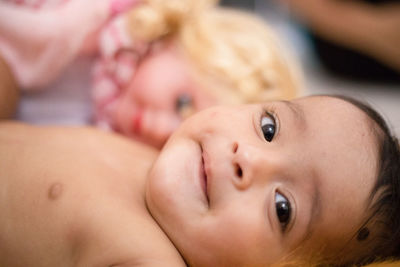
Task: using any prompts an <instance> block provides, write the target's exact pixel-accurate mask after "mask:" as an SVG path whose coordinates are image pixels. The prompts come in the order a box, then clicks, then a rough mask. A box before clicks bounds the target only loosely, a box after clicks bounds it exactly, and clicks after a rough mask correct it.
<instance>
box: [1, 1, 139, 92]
mask: <svg viewBox="0 0 400 267" xmlns="http://www.w3.org/2000/svg"><path fill="white" fill-rule="evenodd" d="M139 2H140V0H0V54H1V55H2V56H3V58H4V59H5V60H6V61H7V63H8V64H9V65H10V67H11V69H12V71H13V73H14V75H15V77H16V80H17V82H18V84H19V86H20V87H21V88H23V89H33V88H42V87H44V86H46V85H48V84H49V83H51V82H52V81H54V80H55V79H56V78H57V77H58V75H59V74H60V73H61V72H62V71H63V70H64V69H65V67H66V66H67V65H68V64H69V63H70V62H72V61H73V60H74V59H75V58H76V57H77V56H78V55H79V53H80V52H81V49H82V48H83V47H84V44H86V43H87V41H88V40H90V37H92V36H96V33H97V32H98V30H100V29H101V27H102V26H103V25H104V23H106V22H107V21H108V20H109V19H110V18H111V17H112V16H115V15H117V14H119V13H120V12H122V11H124V10H127V9H128V8H131V7H133V6H134V5H136V4H138V3H139Z"/></svg>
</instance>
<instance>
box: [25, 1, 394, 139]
mask: <svg viewBox="0 0 400 267" xmlns="http://www.w3.org/2000/svg"><path fill="white" fill-rule="evenodd" d="M360 1H361V0H360ZM365 1H367V2H382V1H385V0H365ZM365 1H364V2H365ZM289 2H291V3H292V4H293V3H298V4H300V5H301V4H303V6H305V7H306V9H307V8H310V7H313V6H318V5H319V6H320V8H324V7H326V5H325V6H324V4H322V5H321V3H322V2H324V3H326V2H336V3H339V2H347V3H350V2H352V3H355V2H359V1H333V0H285V1H283V0H280V1H278V0H223V1H222V2H221V4H222V5H226V6H232V7H237V8H244V9H247V10H250V11H252V12H255V13H256V14H258V15H260V16H262V17H263V18H264V19H265V20H266V21H267V22H268V23H269V24H270V25H271V26H272V27H273V28H274V29H275V30H276V31H277V33H278V35H279V36H280V37H281V39H282V40H283V45H284V46H286V47H287V49H289V51H291V52H292V53H293V54H294V56H295V57H297V58H298V59H299V60H300V62H301V67H302V68H303V70H304V77H305V79H304V80H305V88H306V94H343V95H349V96H354V97H356V98H358V99H361V100H364V101H367V102H368V103H370V104H371V105H372V106H373V107H374V108H376V109H377V110H378V111H379V112H381V114H383V115H384V117H385V118H386V119H388V121H389V122H390V125H391V127H392V128H393V130H394V131H395V132H396V134H397V135H398V136H400V75H399V73H400V64H399V65H398V67H399V68H397V71H393V69H392V70H391V69H390V68H389V69H388V68H385V66H382V65H380V64H379V63H377V62H375V61H373V62H372V63H371V60H369V59H364V58H359V57H357V55H354V53H351V52H350V53H348V51H347V52H346V51H340V49H338V48H337V47H336V48H335V47H331V46H329V43H324V42H323V40H320V39H318V37H316V36H315V35H312V34H310V31H309V30H308V29H309V27H307V26H306V25H305V24H301V23H299V20H298V19H297V18H298V17H297V16H295V14H294V12H293V10H292V9H290V8H288V3H289ZM385 2H397V5H398V6H399V3H400V1H398V0H392V1H390V0H386V1H385ZM285 3H286V4H285ZM311 3H313V5H311ZM307 5H308V6H307ZM306 11H307V10H306ZM389 11H390V12H391V13H393V12H397V14H395V15H394V16H393V18H394V19H392V21H395V23H397V24H395V25H397V26H398V27H395V28H394V31H395V32H394V34H393V32H392V33H389V34H388V38H383V37H381V36H375V35H373V34H369V30H370V29H368V27H362V28H361V29H356V32H357V33H364V34H365V36H368V37H369V38H371V40H379V39H382V40H383V41H385V40H386V39H388V40H389V39H390V37H392V36H393V37H395V38H397V39H393V40H394V42H396V41H397V44H398V45H392V46H389V48H390V49H392V50H391V51H392V52H390V53H393V54H394V55H393V58H395V59H396V58H397V59H399V60H398V62H397V63H400V26H399V25H400V13H399V11H400V8H398V9H397V11H396V10H395V9H390V10H389ZM327 14H330V13H329V12H325V13H323V14H322V18H325V17H328V15H327ZM319 15H321V14H319ZM336 15H337V14H336ZM343 15H345V14H343ZM320 17H321V16H320ZM350 17H352V16H350ZM354 17H356V16H354ZM334 19H335V21H337V22H341V16H337V17H335V18H334ZM381 21H383V22H386V21H388V22H390V21H391V20H390V19H389V18H387V17H385V16H384V17H382V18H381ZM348 26H349V28H351V26H352V25H348ZM372 26H373V24H372ZM345 27H347V25H345ZM249 30H251V29H249ZM392 30H393V29H392ZM339 34H340V32H339ZM350 37H352V36H351V35H350ZM361 37H363V36H361ZM361 37H360V38H361ZM357 38H358V37H357V36H356V37H355V39H356V40H355V41H357ZM349 39H351V38H349ZM393 51H394V52H393ZM384 52H385V51H384ZM390 59H391V56H390V54H389V60H390ZM90 64H92V62H91V61H90V59H78V60H77V61H76V62H74V64H72V66H71V67H69V68H68V69H67V70H66V72H65V74H64V75H63V77H61V79H59V80H58V81H57V82H56V83H54V84H52V87H53V88H52V89H51V90H44V91H42V92H35V93H34V94H26V95H24V98H23V99H22V105H21V107H20V109H19V113H18V118H20V119H23V120H25V121H28V122H32V123H36V124H41V123H47V122H57V123H60V124H71V125H76V124H84V123H86V122H87V121H88V120H90V118H88V117H85V116H88V115H87V114H91V112H90V110H92V107H90V106H88V103H90V102H91V101H90V96H89V92H88V91H89V90H84V93H82V90H79V88H82V86H87V87H88V88H89V87H90V78H89V77H90V75H89V73H88V70H89V69H90V67H89V66H90ZM71 77H74V79H71ZM64 80H69V81H70V84H69V87H68V88H65V87H63V86H64V84H65V82H64ZM71 81H73V82H72V84H71ZM54 87H55V88H54ZM57 87H58V88H57ZM60 99H62V101H60ZM71 110H74V111H75V116H63V114H65V113H67V114H70V111H71ZM33 111H34V112H33ZM49 111H50V112H49Z"/></svg>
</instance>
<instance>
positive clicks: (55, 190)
mask: <svg viewBox="0 0 400 267" xmlns="http://www.w3.org/2000/svg"><path fill="white" fill-rule="evenodd" d="M62 189H63V188H62V184H60V183H55V184H52V185H51V186H50V188H49V191H48V198H49V199H50V200H56V199H58V198H60V196H61V193H62Z"/></svg>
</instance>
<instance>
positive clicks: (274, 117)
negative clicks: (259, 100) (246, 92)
mask: <svg viewBox="0 0 400 267" xmlns="http://www.w3.org/2000/svg"><path fill="white" fill-rule="evenodd" d="M265 116H267V117H269V118H270V119H271V120H272V121H273V125H274V134H273V137H272V138H271V140H268V138H267V136H266V134H264V129H263V126H262V120H263V118H264V117H265ZM278 129H279V120H278V116H277V115H276V112H275V108H273V107H269V108H268V109H266V108H263V110H262V112H261V115H260V130H261V134H262V136H263V137H264V139H265V141H267V142H272V141H273V139H274V138H276V136H277V134H278V132H279V131H278Z"/></svg>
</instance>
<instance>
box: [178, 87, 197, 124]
mask: <svg viewBox="0 0 400 267" xmlns="http://www.w3.org/2000/svg"><path fill="white" fill-rule="evenodd" d="M175 109H176V112H177V113H178V114H179V115H180V116H181V118H184V119H185V118H187V117H189V116H190V115H191V114H192V113H193V112H194V109H193V99H192V97H191V96H190V95H189V94H185V93H184V94H181V95H179V96H178V97H177V99H176V103H175Z"/></svg>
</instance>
